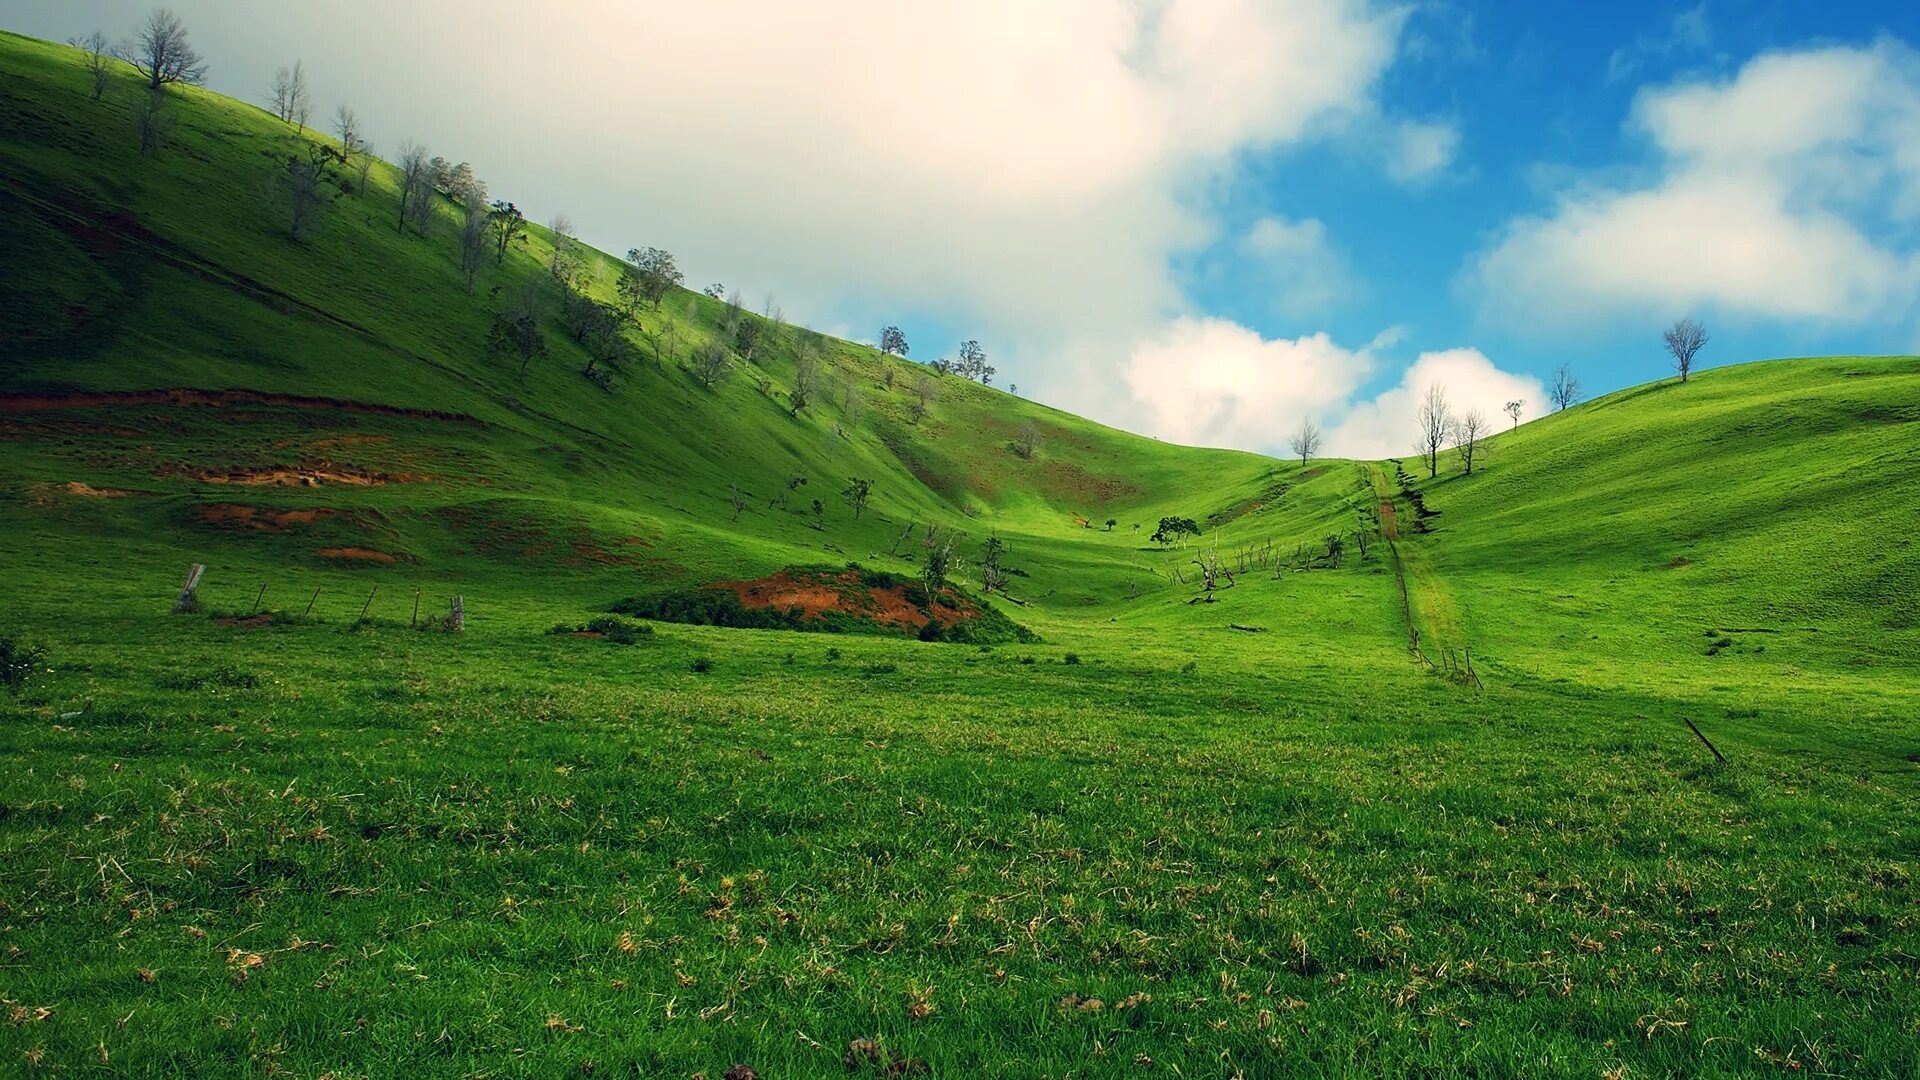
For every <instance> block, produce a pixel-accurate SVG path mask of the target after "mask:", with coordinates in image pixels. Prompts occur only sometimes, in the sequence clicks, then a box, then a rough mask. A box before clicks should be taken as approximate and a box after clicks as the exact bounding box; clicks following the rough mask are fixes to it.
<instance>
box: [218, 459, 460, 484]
mask: <svg viewBox="0 0 1920 1080" xmlns="http://www.w3.org/2000/svg"><path fill="white" fill-rule="evenodd" d="M184 471H185V472H186V474H187V475H188V476H191V477H193V478H194V479H196V480H199V481H201V482H203V483H208V484H239V485H241V486H244V487H319V486H320V485H321V484H351V485H353V486H355V487H369V486H378V485H381V484H414V483H419V482H420V481H423V480H429V479H432V478H431V477H428V476H423V475H420V474H418V473H384V472H375V471H373V470H372V469H363V468H361V467H360V466H358V465H337V464H334V463H333V462H330V461H315V462H308V463H306V464H301V465H262V466H258V467H252V468H239V469H229V470H227V471H226V472H215V471H214V470H211V469H187V470H184Z"/></svg>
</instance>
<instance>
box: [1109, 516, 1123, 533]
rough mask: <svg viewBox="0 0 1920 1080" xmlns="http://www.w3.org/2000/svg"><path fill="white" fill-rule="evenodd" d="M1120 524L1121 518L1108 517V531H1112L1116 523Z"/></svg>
mask: <svg viewBox="0 0 1920 1080" xmlns="http://www.w3.org/2000/svg"><path fill="white" fill-rule="evenodd" d="M1118 524H1120V519H1119V518H1108V519H1107V531H1108V532H1112V531H1113V527H1114V526H1115V525H1118Z"/></svg>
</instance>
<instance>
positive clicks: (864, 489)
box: [840, 476, 873, 521]
mask: <svg viewBox="0 0 1920 1080" xmlns="http://www.w3.org/2000/svg"><path fill="white" fill-rule="evenodd" d="M872 495H873V481H871V480H862V479H860V478H859V477H857V476H850V477H848V478H847V486H846V487H845V488H844V489H842V490H841V492H840V497H841V498H843V499H845V500H847V505H848V506H850V507H852V508H853V520H855V521H859V520H860V514H861V512H862V511H864V510H865V509H866V508H867V499H868V498H870V497H871V496H872Z"/></svg>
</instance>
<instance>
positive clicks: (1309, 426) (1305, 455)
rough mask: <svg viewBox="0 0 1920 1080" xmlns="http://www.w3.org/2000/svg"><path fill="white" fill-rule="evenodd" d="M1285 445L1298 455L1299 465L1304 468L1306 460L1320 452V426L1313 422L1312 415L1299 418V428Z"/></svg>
mask: <svg viewBox="0 0 1920 1080" xmlns="http://www.w3.org/2000/svg"><path fill="white" fill-rule="evenodd" d="M1287 445H1288V446H1290V447H1292V448H1293V452H1294V453H1296V454H1299V455H1300V466H1301V468H1305V467H1306V464H1307V461H1308V460H1309V459H1311V458H1312V457H1313V455H1315V454H1317V453H1319V452H1320V428H1319V426H1318V425H1316V424H1315V423H1314V422H1313V417H1311V416H1309V417H1304V418H1302V419H1301V421H1300V430H1298V431H1296V432H1294V433H1293V438H1292V439H1291V440H1289V441H1288V443H1287Z"/></svg>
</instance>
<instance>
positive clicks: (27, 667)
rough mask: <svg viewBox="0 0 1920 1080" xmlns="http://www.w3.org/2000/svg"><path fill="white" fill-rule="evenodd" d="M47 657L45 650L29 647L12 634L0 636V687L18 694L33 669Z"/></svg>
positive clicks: (33, 646)
mask: <svg viewBox="0 0 1920 1080" xmlns="http://www.w3.org/2000/svg"><path fill="white" fill-rule="evenodd" d="M46 657H47V650H45V649H43V648H41V647H40V646H38V645H30V644H28V643H27V642H24V641H21V640H20V639H19V638H17V637H15V636H14V635H12V634H4V635H0V686H4V687H6V688H7V690H8V691H9V692H12V693H16V694H17V693H19V692H20V688H21V687H23V686H25V685H27V680H28V679H29V678H31V677H32V675H33V669H34V667H35V666H36V665H38V664H39V663H40V662H41V661H42V660H45V659H46Z"/></svg>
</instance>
